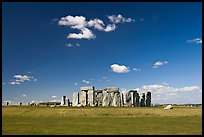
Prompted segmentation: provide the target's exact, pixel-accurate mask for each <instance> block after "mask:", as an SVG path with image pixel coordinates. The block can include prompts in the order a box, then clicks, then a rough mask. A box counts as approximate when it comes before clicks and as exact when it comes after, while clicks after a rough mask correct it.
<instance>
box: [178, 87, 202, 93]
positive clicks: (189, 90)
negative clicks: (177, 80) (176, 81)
mask: <svg viewBox="0 0 204 137" xmlns="http://www.w3.org/2000/svg"><path fill="white" fill-rule="evenodd" d="M176 90H177V91H181V92H192V91H199V90H200V88H199V87H198V86H189V87H183V88H178V89H176Z"/></svg>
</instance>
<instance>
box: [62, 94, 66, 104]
mask: <svg viewBox="0 0 204 137" xmlns="http://www.w3.org/2000/svg"><path fill="white" fill-rule="evenodd" d="M65 100H66V96H62V100H61V105H62V106H64V105H65V102H66V101H65Z"/></svg>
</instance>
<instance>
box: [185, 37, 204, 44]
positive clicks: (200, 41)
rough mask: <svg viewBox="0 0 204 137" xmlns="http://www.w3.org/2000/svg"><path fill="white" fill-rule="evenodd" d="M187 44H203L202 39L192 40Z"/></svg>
mask: <svg viewBox="0 0 204 137" xmlns="http://www.w3.org/2000/svg"><path fill="white" fill-rule="evenodd" d="M187 43H196V44H202V39H201V38H195V39H192V40H187Z"/></svg>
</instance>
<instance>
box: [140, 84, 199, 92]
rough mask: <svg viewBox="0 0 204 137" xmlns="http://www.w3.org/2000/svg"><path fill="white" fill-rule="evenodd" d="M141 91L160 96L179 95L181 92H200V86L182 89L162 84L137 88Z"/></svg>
mask: <svg viewBox="0 0 204 137" xmlns="http://www.w3.org/2000/svg"><path fill="white" fill-rule="evenodd" d="M137 89H139V90H140V91H148V90H149V91H151V92H153V93H159V94H166V93H175V92H177V93H179V92H198V91H200V88H199V87H198V86H188V87H182V88H174V87H170V86H168V85H160V84H153V85H144V86H142V87H140V88H137Z"/></svg>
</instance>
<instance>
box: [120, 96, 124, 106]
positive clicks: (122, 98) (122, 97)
mask: <svg viewBox="0 0 204 137" xmlns="http://www.w3.org/2000/svg"><path fill="white" fill-rule="evenodd" d="M120 105H121V106H124V105H125V103H124V95H123V93H120Z"/></svg>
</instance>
